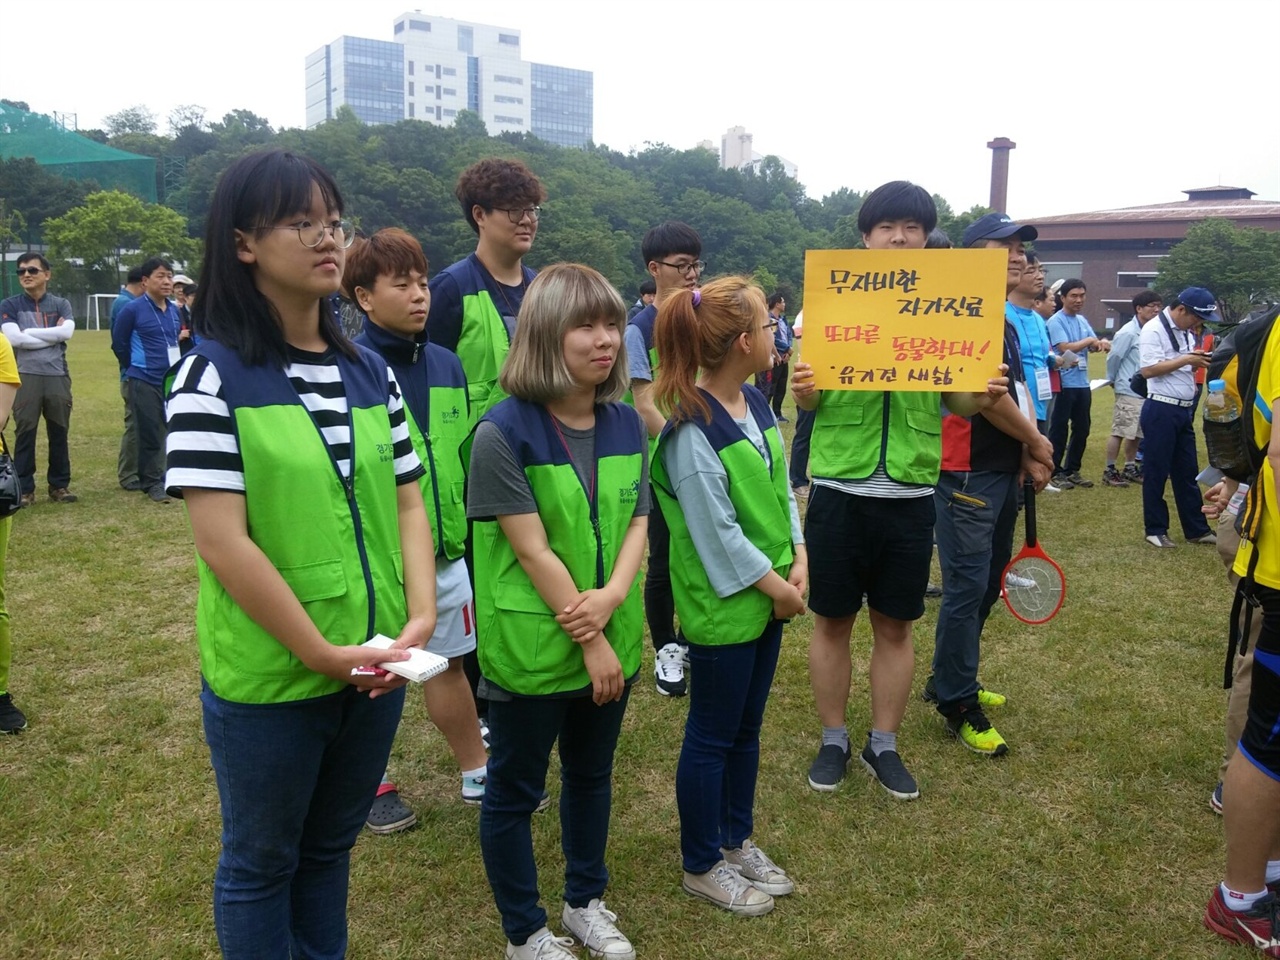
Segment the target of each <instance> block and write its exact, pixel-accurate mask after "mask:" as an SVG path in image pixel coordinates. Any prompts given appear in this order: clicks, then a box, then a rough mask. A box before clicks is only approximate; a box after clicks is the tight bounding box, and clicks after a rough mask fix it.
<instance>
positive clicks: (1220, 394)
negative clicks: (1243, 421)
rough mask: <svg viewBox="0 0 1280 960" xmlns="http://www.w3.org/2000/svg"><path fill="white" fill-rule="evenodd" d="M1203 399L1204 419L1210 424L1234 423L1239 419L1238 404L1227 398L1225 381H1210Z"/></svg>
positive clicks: (1233, 399)
mask: <svg viewBox="0 0 1280 960" xmlns="http://www.w3.org/2000/svg"><path fill="white" fill-rule="evenodd" d="M1207 386H1208V388H1209V392H1208V393H1207V394H1206V395H1205V398H1204V418H1205V419H1206V420H1208V421H1209V422H1210V423H1235V421H1237V420H1239V419H1240V404H1238V403H1236V400H1235V397H1232V396H1228V394H1227V382H1226V381H1225V380H1210V381H1209V383H1208V384H1207Z"/></svg>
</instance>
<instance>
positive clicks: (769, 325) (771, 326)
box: [764, 320, 778, 330]
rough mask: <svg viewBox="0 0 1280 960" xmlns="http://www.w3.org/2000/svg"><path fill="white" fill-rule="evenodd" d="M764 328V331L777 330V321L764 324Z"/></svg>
mask: <svg viewBox="0 0 1280 960" xmlns="http://www.w3.org/2000/svg"><path fill="white" fill-rule="evenodd" d="M764 328H765V329H766V330H777V329H778V321H777V320H770V321H769V322H768V323H766V324H765V325H764Z"/></svg>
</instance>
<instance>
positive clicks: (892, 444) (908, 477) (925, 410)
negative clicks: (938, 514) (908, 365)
mask: <svg viewBox="0 0 1280 960" xmlns="http://www.w3.org/2000/svg"><path fill="white" fill-rule="evenodd" d="M815 413H816V416H815V417H814V421H813V438H812V440H811V441H810V446H809V470H810V472H811V473H812V474H813V476H814V477H826V478H829V479H832V480H865V479H866V478H867V477H869V476H871V474H872V473H874V472H875V469H876V467H877V466H879V465H880V464H883V465H884V469H885V473H887V474H888V475H889V477H890V479H893V480H897V481H898V482H899V483H910V484H922V485H925V486H935V485H936V484H937V482H938V472H939V470H940V468H941V465H942V411H941V407H940V402H939V398H938V395H937V394H936V393H930V392H924V391H887V390H886V391H879V390H823V391H822V393H821V395H820V396H819V398H818V409H817V410H816V411H815Z"/></svg>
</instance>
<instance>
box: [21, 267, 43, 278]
mask: <svg viewBox="0 0 1280 960" xmlns="http://www.w3.org/2000/svg"><path fill="white" fill-rule="evenodd" d="M40 273H44V271H43V270H41V269H40V268H39V267H19V268H18V276H20V277H34V276H36V275H37V274H40Z"/></svg>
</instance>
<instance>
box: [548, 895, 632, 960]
mask: <svg viewBox="0 0 1280 960" xmlns="http://www.w3.org/2000/svg"><path fill="white" fill-rule="evenodd" d="M560 919H561V921H563V923H564V928H565V930H567V931H569V933H571V934H573V935H574V936H575V937H576V938H577V939H578V940H579V941H580V942H581V943H582V945H583V946H584V947H586V948H587V953H589V954H591V956H593V957H603V958H605V960H636V950H635V947H633V946H631V941H630V940H628V939H627V938H626V937H625V936H624V935H623V933H622V931H621V930H619V929H618V926H617V923H616V921H617V919H618V915H617V914H616V913H614V912H613V911H612V910H606V909H605V906H604V901H603V900H600V899H596V900H592V901H591V902H590V903H588V904H587V905H586V906H585V907H571V906H569V905H568V904H567V903H566V904H565V905H564V911H563V912H562V913H561V914H560Z"/></svg>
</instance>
